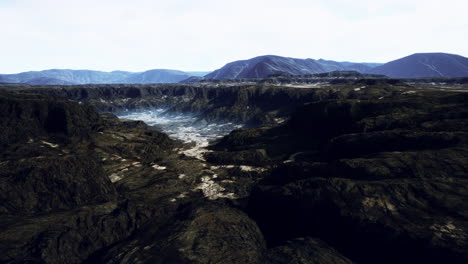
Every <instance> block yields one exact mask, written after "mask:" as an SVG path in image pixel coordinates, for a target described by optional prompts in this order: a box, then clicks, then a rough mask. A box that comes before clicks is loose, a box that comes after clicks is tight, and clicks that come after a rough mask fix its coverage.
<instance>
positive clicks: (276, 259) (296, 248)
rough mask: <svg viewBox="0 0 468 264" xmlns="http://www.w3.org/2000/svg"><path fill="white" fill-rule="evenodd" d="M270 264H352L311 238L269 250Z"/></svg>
mask: <svg viewBox="0 0 468 264" xmlns="http://www.w3.org/2000/svg"><path fill="white" fill-rule="evenodd" d="M266 263H268V264H270V263H271V264H351V263H352V262H351V261H350V260H349V259H347V258H346V257H344V256H342V255H341V254H340V253H339V252H337V251H336V250H335V249H333V248H331V247H330V246H328V245H327V244H326V243H324V242H323V241H321V240H319V239H313V238H310V237H306V238H297V239H294V240H291V241H287V242H286V244H285V245H282V246H278V247H275V248H271V249H269V250H268V258H267V261H266Z"/></svg>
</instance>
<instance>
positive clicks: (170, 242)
mask: <svg viewBox="0 0 468 264" xmlns="http://www.w3.org/2000/svg"><path fill="white" fill-rule="evenodd" d="M172 219H173V220H171V222H168V223H167V224H166V225H164V226H163V227H160V228H155V227H154V226H152V225H151V224H150V225H148V226H147V227H145V228H144V231H143V232H144V233H143V234H142V235H140V236H138V237H137V238H134V239H132V240H130V241H125V242H124V243H121V244H119V245H117V246H115V247H113V248H112V249H110V250H109V251H108V252H107V253H105V254H102V255H101V254H100V256H97V257H96V258H95V259H92V260H90V261H91V262H99V263H260V260H262V259H263V256H264V254H265V242H264V241H263V236H262V234H261V232H260V230H259V229H258V227H257V225H256V224H255V222H253V221H252V220H250V219H249V218H248V217H247V216H246V215H245V214H244V213H242V212H241V211H238V210H236V209H232V208H228V207H224V206H219V205H214V204H212V205H208V206H201V207H197V206H196V207H193V205H191V204H185V205H183V207H181V208H180V212H179V213H178V214H177V217H174V218H172Z"/></svg>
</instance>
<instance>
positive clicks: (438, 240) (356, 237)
mask: <svg viewBox="0 0 468 264" xmlns="http://www.w3.org/2000/svg"><path fill="white" fill-rule="evenodd" d="M466 112H467V105H466V94H465V93H450V92H449V93H444V92H440V93H433V92H414V93H406V92H403V93H401V94H399V95H398V94H395V95H394V96H393V98H390V99H382V100H335V101H322V102H317V103H312V104H309V105H306V106H305V107H304V108H302V109H300V110H299V111H297V112H296V113H295V114H294V115H293V116H292V118H291V119H290V121H289V122H288V123H287V124H286V125H284V126H282V127H279V128H273V129H267V130H259V129H253V130H252V131H251V132H249V130H246V131H243V132H242V133H241V132H236V133H232V134H231V135H229V136H228V137H226V138H225V139H223V140H222V141H221V142H220V143H219V145H217V146H214V149H215V150H216V149H220V150H223V152H224V153H232V154H233V155H236V153H238V152H239V151H247V150H248V149H251V148H262V147H263V148H266V149H267V155H268V157H269V158H270V159H271V161H270V162H269V163H270V164H271V162H273V164H274V163H276V164H277V165H276V166H274V168H273V170H272V172H271V173H270V175H269V176H266V177H265V178H264V180H262V181H260V183H259V184H258V186H257V187H256V188H255V189H254V191H253V193H252V195H251V197H250V202H249V211H250V213H251V215H252V216H253V218H254V219H255V220H256V221H257V222H258V223H259V225H260V227H261V228H262V230H263V232H264V234H265V236H266V240H267V242H268V243H269V245H270V246H276V245H280V244H282V243H283V241H285V240H289V239H292V238H295V237H303V236H314V237H319V238H321V239H323V240H325V241H327V242H328V243H329V244H330V245H332V246H333V247H335V248H337V249H338V250H340V252H342V253H343V254H345V255H346V256H348V257H350V258H351V259H353V260H356V261H358V262H360V263H376V262H379V263H395V262H398V263H413V262H415V261H425V262H427V263H440V262H450V263H464V262H466V261H467V259H468V255H467V254H466V250H465V248H466V246H467V245H468V217H467V216H468V215H467V212H468V208H467V207H466V205H465V203H464V201H465V200H466V197H468V181H467V177H466V175H468V166H467V164H468V162H467V160H468V158H467V157H468V150H467V142H468V141H467V139H468V135H467V134H466V126H465V125H464V124H465V123H466V120H467V118H468V116H467V115H466ZM273 139H274V140H273ZM275 149H276V152H275V151H274V150H275ZM215 153H216V152H215ZM274 153H276V154H274ZM210 155H213V154H210ZM224 155H226V154H224Z"/></svg>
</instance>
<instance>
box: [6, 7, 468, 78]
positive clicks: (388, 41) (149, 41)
mask: <svg viewBox="0 0 468 264" xmlns="http://www.w3.org/2000/svg"><path fill="white" fill-rule="evenodd" d="M467 10H468V1H466V0H444V1H434V0H425V1H424V0H423V1H416V0H352V1H345V0H315V1H314V0H236V1H222V0H166V1H160V0H76V1H74V0H73V1H72V0H0V25H1V26H0V55H1V56H0V73H17V72H23V71H31V70H45V69H90V70H102V71H112V70H126V71H134V72H138V71H145V70H149V69H178V70H185V71H211V70H215V69H218V68H220V67H222V66H223V65H225V64H226V63H228V62H231V61H235V60H241V59H249V58H252V57H256V56H260V55H267V54H272V55H279V56H286V57H294V58H304V59H305V58H312V59H320V58H323V59H328V60H336V61H352V62H388V61H391V60H395V59H398V58H401V57H404V56H407V55H410V54H413V53H418V52H447V53H453V54H459V55H462V56H465V57H468V15H467Z"/></svg>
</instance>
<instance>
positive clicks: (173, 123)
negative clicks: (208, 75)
mask: <svg viewBox="0 0 468 264" xmlns="http://www.w3.org/2000/svg"><path fill="white" fill-rule="evenodd" d="M118 117H119V118H123V119H130V120H141V121H143V122H145V123H146V124H148V125H150V126H155V127H157V128H159V129H160V130H162V132H164V133H166V134H168V135H169V137H171V138H174V139H179V140H182V141H183V142H185V143H192V144H194V145H195V146H194V149H193V150H192V152H194V153H191V152H190V151H189V153H188V154H189V155H191V156H200V154H201V153H200V151H201V152H203V150H202V149H203V148H205V147H207V146H208V144H209V143H210V142H211V141H213V140H215V139H217V138H219V137H222V136H224V135H227V134H228V133H229V132H231V131H232V130H234V129H237V128H241V127H242V125H240V124H234V123H231V122H226V123H209V124H204V125H202V124H200V123H199V122H198V117H197V116H196V115H192V114H173V113H170V114H168V113H167V111H166V109H162V108H159V109H150V110H144V111H134V112H127V113H125V114H120V115H118Z"/></svg>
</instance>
